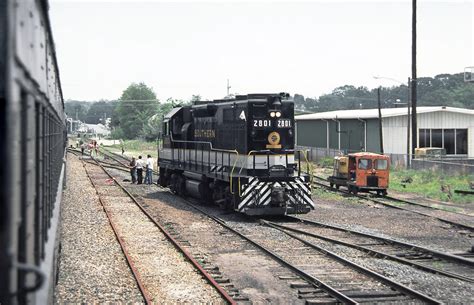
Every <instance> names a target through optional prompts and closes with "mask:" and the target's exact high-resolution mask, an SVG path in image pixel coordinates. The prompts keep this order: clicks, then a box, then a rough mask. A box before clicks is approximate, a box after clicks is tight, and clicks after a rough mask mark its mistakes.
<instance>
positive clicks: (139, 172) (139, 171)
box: [136, 156, 144, 184]
mask: <svg viewBox="0 0 474 305" xmlns="http://www.w3.org/2000/svg"><path fill="white" fill-rule="evenodd" d="M136 164H137V184H142V183H143V166H144V162H143V160H142V156H138V160H137V163H136Z"/></svg>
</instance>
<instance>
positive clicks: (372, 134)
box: [366, 119, 380, 153]
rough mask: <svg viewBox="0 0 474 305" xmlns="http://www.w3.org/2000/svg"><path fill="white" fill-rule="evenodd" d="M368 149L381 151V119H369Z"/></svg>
mask: <svg viewBox="0 0 474 305" xmlns="http://www.w3.org/2000/svg"><path fill="white" fill-rule="evenodd" d="M366 151H370V152H374V153H379V152H380V135H379V120H378V119H368V120H367V148H366Z"/></svg>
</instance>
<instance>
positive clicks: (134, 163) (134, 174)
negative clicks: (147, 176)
mask: <svg viewBox="0 0 474 305" xmlns="http://www.w3.org/2000/svg"><path fill="white" fill-rule="evenodd" d="M130 175H131V176H132V183H135V182H137V161H136V160H135V157H132V161H130Z"/></svg>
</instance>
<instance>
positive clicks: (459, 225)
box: [313, 181, 474, 232]
mask: <svg viewBox="0 0 474 305" xmlns="http://www.w3.org/2000/svg"><path fill="white" fill-rule="evenodd" d="M313 184H315V185H319V186H322V187H325V188H326V189H328V190H330V191H332V192H335V193H343V194H346V195H349V196H353V197H357V198H360V199H365V200H369V201H372V202H374V203H378V204H381V205H383V206H386V207H390V208H393V209H398V210H402V211H407V212H412V213H415V214H419V215H423V216H426V217H431V218H434V219H437V220H439V221H441V222H444V223H447V224H450V225H453V226H457V227H460V228H463V229H466V230H470V231H473V232H474V227H473V226H469V225H466V224H463V223H459V222H456V221H452V220H449V219H446V218H442V217H438V216H434V215H430V214H425V213H423V212H420V211H415V210H411V209H406V208H403V207H400V206H396V205H393V204H390V203H388V202H383V201H380V200H377V199H375V198H371V197H368V196H362V195H359V194H352V193H350V192H349V191H345V190H338V189H334V188H332V187H331V186H329V185H326V184H324V183H320V182H316V181H313ZM425 207H426V206H425ZM466 216H469V215H466Z"/></svg>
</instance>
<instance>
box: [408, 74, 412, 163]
mask: <svg viewBox="0 0 474 305" xmlns="http://www.w3.org/2000/svg"><path fill="white" fill-rule="evenodd" d="M410 83H411V79H410V77H408V82H407V86H408V98H407V110H408V116H407V169H408V168H410V120H411V117H410V106H411V105H410V95H411V90H410Z"/></svg>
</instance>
